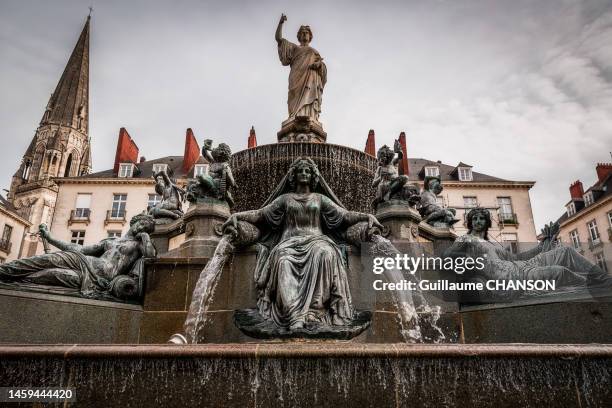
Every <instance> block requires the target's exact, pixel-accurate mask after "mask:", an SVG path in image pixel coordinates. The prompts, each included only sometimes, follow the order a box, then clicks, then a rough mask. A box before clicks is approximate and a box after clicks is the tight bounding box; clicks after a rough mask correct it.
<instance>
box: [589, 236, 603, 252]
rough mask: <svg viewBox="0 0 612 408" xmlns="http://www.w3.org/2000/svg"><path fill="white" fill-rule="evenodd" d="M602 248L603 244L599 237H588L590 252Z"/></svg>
mask: <svg viewBox="0 0 612 408" xmlns="http://www.w3.org/2000/svg"><path fill="white" fill-rule="evenodd" d="M602 246H603V242H602V241H601V237H598V238H595V239H593V238H591V237H589V249H590V250H591V251H592V250H594V249H596V248H599V247H602Z"/></svg>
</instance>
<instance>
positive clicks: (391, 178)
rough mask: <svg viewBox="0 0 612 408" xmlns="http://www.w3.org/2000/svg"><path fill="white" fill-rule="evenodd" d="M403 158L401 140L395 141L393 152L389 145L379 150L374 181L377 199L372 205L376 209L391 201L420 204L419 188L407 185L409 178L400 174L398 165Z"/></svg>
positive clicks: (411, 204) (373, 185)
mask: <svg viewBox="0 0 612 408" xmlns="http://www.w3.org/2000/svg"><path fill="white" fill-rule="evenodd" d="M396 154H397V157H396ZM403 156H404V155H403V152H402V147H401V145H400V143H399V140H396V141H395V144H394V149H393V150H391V148H390V147H389V146H387V145H383V146H382V147H381V148H380V149H378V152H377V154H376V157H377V158H378V168H377V169H376V174H375V175H374V180H373V181H372V187H376V198H375V199H374V202H373V203H372V206H373V207H374V208H375V209H376V208H377V207H378V205H379V204H381V203H385V202H388V201H389V200H391V199H398V200H401V201H405V202H406V203H407V204H408V205H410V206H413V205H414V204H416V203H417V202H418V200H419V192H418V188H417V187H416V186H413V185H410V184H407V183H408V176H406V175H404V174H399V171H398V164H399V162H400V161H401V160H402V159H403Z"/></svg>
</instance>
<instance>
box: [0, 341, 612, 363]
mask: <svg viewBox="0 0 612 408" xmlns="http://www.w3.org/2000/svg"><path fill="white" fill-rule="evenodd" d="M322 344H324V345H325V347H321V345H322ZM319 357H329V358H370V357H371V358H380V357H384V358H426V357H436V358H457V359H461V358H474V357H478V358H496V357H507V358H512V357H514V358H516V357H520V358H564V359H565V358H576V359H579V358H582V359H588V358H612V344H535V343H509V344H508V343H507V344H405V343H391V344H389V343H385V344H376V343H369V344H352V343H350V342H347V341H337V342H321V343H320V344H319V343H280V344H279V343H273V344H257V343H235V344H231V343H230V344H213V343H211V344H197V345H170V344H168V345H159V344H154V345H153V344H152V345H80V344H72V345H35V346H30V345H19V344H4V345H0V358H3V359H7V358H12V359H15V358H63V359H79V358H108V359H117V358H123V359H131V358H134V359H140V358H247V359H248V358H319Z"/></svg>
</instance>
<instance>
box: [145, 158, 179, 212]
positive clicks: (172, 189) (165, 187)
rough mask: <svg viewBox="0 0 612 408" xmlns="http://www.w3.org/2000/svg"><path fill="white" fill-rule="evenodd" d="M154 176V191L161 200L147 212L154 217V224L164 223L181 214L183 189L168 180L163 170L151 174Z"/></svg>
mask: <svg viewBox="0 0 612 408" xmlns="http://www.w3.org/2000/svg"><path fill="white" fill-rule="evenodd" d="M153 178H155V192H156V193H157V194H159V195H160V196H161V197H162V200H161V201H160V202H159V203H157V204H156V205H155V207H152V208H150V209H149V214H150V215H152V216H153V218H155V223H156V224H164V223H168V222H171V221H172V220H176V219H179V218H181V217H182V216H183V209H182V204H181V202H182V200H183V195H184V194H185V190H183V189H182V188H180V187H179V186H177V185H176V184H174V183H173V182H172V180H170V177H168V174H167V173H166V171H165V170H162V171H160V172H158V173H155V174H154V175H153Z"/></svg>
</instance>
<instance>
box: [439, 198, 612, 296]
mask: <svg viewBox="0 0 612 408" xmlns="http://www.w3.org/2000/svg"><path fill="white" fill-rule="evenodd" d="M490 227H491V213H490V212H489V210H487V209H485V208H480V207H477V208H473V209H472V210H470V212H469V213H468V214H467V228H468V233H467V234H465V235H463V236H460V237H459V238H457V240H456V241H455V242H454V243H453V245H452V246H451V247H450V248H448V249H447V250H446V251H445V256H452V257H456V256H464V257H470V258H474V259H475V258H476V257H483V258H484V259H485V260H486V262H485V267H484V269H483V270H481V271H478V272H475V276H473V277H467V278H468V279H470V278H471V279H476V280H515V281H516V280H549V281H551V280H552V281H555V282H556V286H557V287H558V288H575V289H578V288H586V287H589V289H593V288H598V287H603V288H606V287H607V288H608V289H609V288H610V287H612V277H611V276H609V275H607V274H606V273H605V272H604V271H603V270H601V268H600V267H599V266H597V265H594V264H592V263H591V262H589V260H587V259H586V258H585V257H583V256H582V255H580V254H579V253H578V252H576V250H575V249H574V248H570V247H566V246H558V245H557V246H555V244H556V242H557V235H558V233H559V224H558V223H556V224H550V225H547V226H546V227H545V228H544V229H543V231H542V236H543V239H542V241H541V242H540V243H539V245H537V246H536V247H534V248H532V249H530V250H528V251H524V252H520V253H516V254H515V253H512V252H510V251H509V250H507V249H506V248H504V247H503V246H501V245H500V244H499V243H497V242H494V241H491V240H489V236H488V231H489V228H490ZM512 292H514V293H504V294H498V295H497V296H498V299H499V297H502V298H505V299H512V298H514V297H518V296H520V295H522V293H521V292H520V291H512ZM608 293H609V290H608ZM487 297H489V296H485V298H487Z"/></svg>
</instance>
